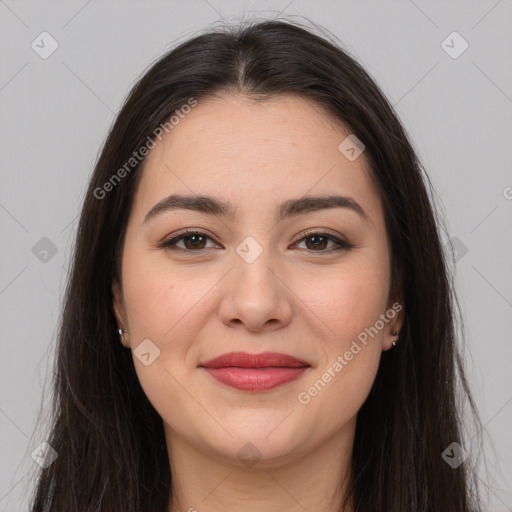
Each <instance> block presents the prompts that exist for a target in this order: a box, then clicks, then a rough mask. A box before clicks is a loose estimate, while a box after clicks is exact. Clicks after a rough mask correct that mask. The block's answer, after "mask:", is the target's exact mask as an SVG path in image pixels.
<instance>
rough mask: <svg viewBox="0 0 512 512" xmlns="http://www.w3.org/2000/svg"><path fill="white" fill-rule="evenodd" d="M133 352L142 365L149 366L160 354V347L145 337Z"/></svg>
mask: <svg viewBox="0 0 512 512" xmlns="http://www.w3.org/2000/svg"><path fill="white" fill-rule="evenodd" d="M133 353H134V355H135V357H136V358H137V359H138V360H139V361H140V362H141V363H142V364H143V365H144V366H149V365H150V364H152V363H153V362H154V360H155V359H156V358H157V357H158V356H159V355H160V349H159V348H158V347H157V346H156V345H155V344H154V343H153V342H152V341H151V340H150V339H148V338H146V339H145V340H143V341H142V342H141V343H140V344H139V346H138V347H137V348H136V349H135V350H134V351H133Z"/></svg>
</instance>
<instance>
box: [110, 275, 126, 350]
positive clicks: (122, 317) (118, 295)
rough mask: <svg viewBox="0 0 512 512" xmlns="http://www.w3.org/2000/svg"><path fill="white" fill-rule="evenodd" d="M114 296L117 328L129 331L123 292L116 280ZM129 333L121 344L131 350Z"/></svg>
mask: <svg viewBox="0 0 512 512" xmlns="http://www.w3.org/2000/svg"><path fill="white" fill-rule="evenodd" d="M112 296H113V299H114V301H113V304H112V311H113V312H114V316H115V317H116V319H117V328H118V329H128V325H127V322H126V312H125V308H124V300H123V292H122V290H121V286H120V284H119V283H118V281H117V280H116V279H114V280H113V281H112ZM127 334H128V333H125V335H124V340H123V339H121V343H122V344H123V346H124V347H126V348H129V347H130V344H129V342H128V336H127Z"/></svg>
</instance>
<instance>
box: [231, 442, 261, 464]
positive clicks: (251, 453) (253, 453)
mask: <svg viewBox="0 0 512 512" xmlns="http://www.w3.org/2000/svg"><path fill="white" fill-rule="evenodd" d="M236 456H237V458H238V459H239V460H240V461H241V462H242V464H244V466H247V467H248V468H252V467H253V466H254V465H255V464H256V463H257V462H258V461H259V460H260V459H261V452H260V451H259V450H258V448H257V447H256V446H255V445H254V444H253V443H247V444H245V445H244V446H242V448H240V450H239V451H238V453H237V454H236Z"/></svg>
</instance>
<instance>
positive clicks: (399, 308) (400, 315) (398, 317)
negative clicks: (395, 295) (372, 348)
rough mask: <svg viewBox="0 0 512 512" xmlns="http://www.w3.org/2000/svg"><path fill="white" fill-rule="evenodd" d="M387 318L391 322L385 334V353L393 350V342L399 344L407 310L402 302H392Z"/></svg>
mask: <svg viewBox="0 0 512 512" xmlns="http://www.w3.org/2000/svg"><path fill="white" fill-rule="evenodd" d="M386 316H387V317H388V318H389V319H390V320H389V322H388V324H387V325H386V330H385V332H384V341H383V344H382V350H383V351H384V350H389V349H390V348H393V342H397V341H398V339H399V335H400V330H401V329H402V326H403V323H404V318H405V308H404V305H403V303H402V301H401V300H394V301H390V303H389V304H388V309H387V310H386ZM392 332H396V333H398V334H391V333H392Z"/></svg>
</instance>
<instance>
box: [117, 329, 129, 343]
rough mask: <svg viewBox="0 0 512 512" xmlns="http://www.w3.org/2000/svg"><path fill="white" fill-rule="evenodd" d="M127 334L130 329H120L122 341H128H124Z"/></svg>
mask: <svg viewBox="0 0 512 512" xmlns="http://www.w3.org/2000/svg"><path fill="white" fill-rule="evenodd" d="M125 332H128V329H119V338H120V339H121V341H126V340H125V339H124V333H125Z"/></svg>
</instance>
